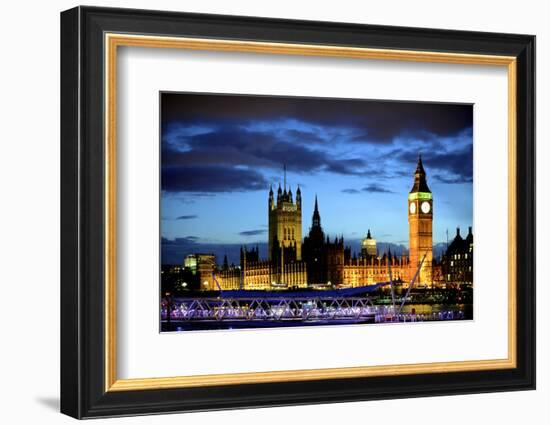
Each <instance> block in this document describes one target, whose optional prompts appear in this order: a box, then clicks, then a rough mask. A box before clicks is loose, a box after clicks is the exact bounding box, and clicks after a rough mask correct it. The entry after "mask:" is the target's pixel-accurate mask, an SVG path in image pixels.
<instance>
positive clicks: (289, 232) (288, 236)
mask: <svg viewBox="0 0 550 425" xmlns="http://www.w3.org/2000/svg"><path fill="white" fill-rule="evenodd" d="M283 236H284V239H285V240H292V241H293V240H294V228H293V227H284V228H283Z"/></svg>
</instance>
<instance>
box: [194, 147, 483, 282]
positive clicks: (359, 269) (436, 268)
mask: <svg viewBox="0 0 550 425" xmlns="http://www.w3.org/2000/svg"><path fill="white" fill-rule="evenodd" d="M285 174H286V173H285ZM406 205H407V207H406V208H407V215H408V223H409V251H408V255H406V254H403V255H400V256H397V255H393V254H392V253H391V252H387V253H384V254H383V255H381V256H380V255H379V253H378V250H377V246H376V240H375V239H374V238H373V236H372V234H371V231H370V229H369V230H368V231H367V234H366V236H365V238H364V239H363V240H362V242H361V252H360V253H359V254H358V255H355V254H354V255H353V256H352V252H351V248H350V247H349V246H346V244H345V242H344V238H343V237H342V236H340V237H335V238H331V237H329V235H327V234H326V233H325V231H324V229H323V227H322V223H321V211H320V208H319V201H318V199H317V197H315V204H314V211H313V216H312V218H311V225H310V227H309V232H308V234H307V236H305V237H304V238H303V240H302V193H301V190H300V188H299V187H298V188H297V189H296V193H295V195H294V194H293V192H292V190H291V188H290V187H287V184H286V178H285V181H284V184H283V187H281V186H280V185H279V187H278V189H277V192H276V194H275V192H274V191H273V188H270V190H269V194H268V199H267V214H268V222H269V223H268V224H269V226H268V228H269V230H268V258H264V259H262V258H260V254H259V249H258V248H257V247H256V248H252V249H248V248H246V247H242V248H241V252H240V264H239V265H231V266H229V265H228V264H227V261H224V264H223V265H222V266H217V265H216V261H215V258H214V256H213V255H208V254H193V255H190V256H188V257H187V258H186V260H185V263H186V265H187V264H188V263H189V264H192V263H193V264H194V265H195V267H196V270H197V273H198V274H199V282H200V289H202V290H217V289H222V290H230V289H245V290H277V289H281V290H284V289H298V288H314V289H323V288H326V289H329V288H331V289H332V288H347V287H358V286H368V285H373V284H376V283H379V282H387V281H388V280H389V268H390V265H391V271H392V275H393V279H394V280H395V279H397V280H400V281H401V282H403V285H404V287H407V286H408V285H409V282H410V281H411V279H412V278H413V276H414V275H415V273H416V272H417V269H418V265H419V264H420V262H421V261H422V259H423V258H424V261H423V262H422V266H421V267H420V270H419V273H418V276H417V278H416V280H415V286H421V287H433V286H434V285H438V284H442V283H444V282H445V281H450V280H451V279H453V280H455V279H456V278H457V276H458V274H457V273H459V271H458V270H457V269H456V267H455V263H456V265H457V266H458V265H459V264H460V265H461V267H462V269H461V271H460V272H461V273H463V277H464V276H466V275H467V276H469V279H470V281H471V276H472V273H471V271H472V256H473V253H472V249H473V238H472V237H471V228H470V232H469V235H468V237H467V238H466V239H462V238H460V240H459V241H458V240H457V238H455V241H453V243H452V244H451V247H453V253H452V254H451V255H454V258H447V257H445V259H442V260H441V261H438V262H434V258H433V239H432V223H433V218H434V211H433V197H432V192H431V190H430V188H429V187H428V183H427V180H426V172H425V170H424V166H423V164H422V159H421V157H420V156H419V158H418V163H417V167H416V170H415V172H414V182H413V186H412V189H411V190H410V192H409V194H408V199H407V204H406ZM457 237H460V233H459V231H458V232H457ZM458 248H460V249H458ZM457 249H458V251H457ZM459 251H460V252H459ZM462 251H465V252H464V253H462ZM468 253H469V255H470V259H469V261H468ZM457 255H458V258H460V257H462V258H461V261H458V258H457ZM464 256H465V257H466V258H464ZM468 268H469V275H468Z"/></svg>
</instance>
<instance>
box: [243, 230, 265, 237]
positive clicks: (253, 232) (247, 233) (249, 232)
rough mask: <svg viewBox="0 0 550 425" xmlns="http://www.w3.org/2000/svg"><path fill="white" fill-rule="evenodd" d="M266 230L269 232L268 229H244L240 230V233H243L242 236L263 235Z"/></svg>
mask: <svg viewBox="0 0 550 425" xmlns="http://www.w3.org/2000/svg"><path fill="white" fill-rule="evenodd" d="M266 232H267V230H266V229H257V230H244V231H242V232H239V235H241V236H258V235H263V234H264V233H266Z"/></svg>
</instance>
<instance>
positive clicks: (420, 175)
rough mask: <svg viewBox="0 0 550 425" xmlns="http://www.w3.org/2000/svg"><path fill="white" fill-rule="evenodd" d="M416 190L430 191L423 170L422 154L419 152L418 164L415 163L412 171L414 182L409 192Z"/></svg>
mask: <svg viewBox="0 0 550 425" xmlns="http://www.w3.org/2000/svg"><path fill="white" fill-rule="evenodd" d="M416 192H427V193H431V192H432V191H431V190H430V188H429V187H428V183H427V182H426V171H424V165H423V164H422V156H420V154H419V155H418V164H417V165H416V171H415V172H414V184H413V187H412V189H411V192H410V193H416Z"/></svg>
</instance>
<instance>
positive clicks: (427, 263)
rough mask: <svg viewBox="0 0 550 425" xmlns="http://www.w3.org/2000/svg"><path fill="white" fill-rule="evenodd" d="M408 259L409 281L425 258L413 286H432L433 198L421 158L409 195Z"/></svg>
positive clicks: (419, 158)
mask: <svg viewBox="0 0 550 425" xmlns="http://www.w3.org/2000/svg"><path fill="white" fill-rule="evenodd" d="M408 210H409V259H410V276H411V279H412V277H413V276H414V273H416V269H417V267H418V264H419V263H420V261H421V260H422V257H423V256H424V254H426V258H425V259H424V263H423V264H422V268H421V269H420V273H419V275H418V277H417V278H416V281H415V286H418V285H426V286H432V259H433V240H432V222H433V198H432V192H431V191H430V188H429V187H428V184H427V183H426V172H425V171H424V166H423V165H422V158H421V157H420V155H419V156H418V165H417V166H416V171H415V173H414V184H413V187H412V189H411V191H410V193H409V200H408Z"/></svg>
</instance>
